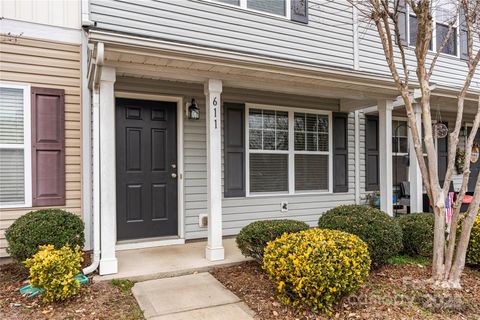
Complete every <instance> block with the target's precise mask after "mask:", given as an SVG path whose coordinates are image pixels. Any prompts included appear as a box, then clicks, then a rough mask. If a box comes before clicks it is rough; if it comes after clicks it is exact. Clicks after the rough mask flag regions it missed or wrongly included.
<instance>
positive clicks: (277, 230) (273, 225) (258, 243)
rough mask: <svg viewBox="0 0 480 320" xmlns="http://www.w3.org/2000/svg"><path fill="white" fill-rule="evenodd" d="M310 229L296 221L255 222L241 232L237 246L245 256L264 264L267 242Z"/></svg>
mask: <svg viewBox="0 0 480 320" xmlns="http://www.w3.org/2000/svg"><path fill="white" fill-rule="evenodd" d="M308 228H309V226H308V224H306V223H305V222H301V221H296V220H264V221H255V222H252V223H250V224H249V225H247V226H245V227H244V228H243V229H242V230H240V233H239V234H238V236H237V239H236V241H237V246H238V248H239V249H240V251H241V252H242V254H243V255H244V256H246V257H252V258H254V259H255V260H257V261H258V262H259V263H262V259H263V251H264V249H265V246H266V245H267V242H269V241H272V240H275V239H276V238H278V237H280V236H281V235H282V234H284V233H286V232H287V233H292V232H298V231H302V230H307V229H308Z"/></svg>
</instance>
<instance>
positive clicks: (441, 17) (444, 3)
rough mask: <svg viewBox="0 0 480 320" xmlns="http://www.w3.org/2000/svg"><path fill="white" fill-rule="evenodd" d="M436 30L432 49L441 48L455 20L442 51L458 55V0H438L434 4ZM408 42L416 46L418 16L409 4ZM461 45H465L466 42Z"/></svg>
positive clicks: (431, 44)
mask: <svg viewBox="0 0 480 320" xmlns="http://www.w3.org/2000/svg"><path fill="white" fill-rule="evenodd" d="M432 10H433V11H434V15H433V17H434V22H435V30H434V32H435V33H434V36H433V39H432V43H430V50H433V48H436V49H437V50H438V49H440V47H441V46H442V44H443V42H444V40H445V39H446V37H447V35H448V31H449V24H450V23H451V22H455V24H454V25H453V27H452V31H451V33H450V36H449V38H448V41H447V43H446V45H445V46H444V47H443V48H442V51H441V52H442V53H445V54H449V55H454V56H458V52H459V49H460V48H459V41H458V40H457V38H458V30H457V29H458V19H457V1H456V0H438V1H436V2H435V3H434V4H433V8H432ZM407 17H408V30H409V31H408V44H409V45H410V46H415V44H416V42H417V31H418V28H417V18H416V16H415V14H414V13H413V10H412V9H411V8H410V6H408V15H407ZM460 45H463V46H465V45H466V43H462V44H460Z"/></svg>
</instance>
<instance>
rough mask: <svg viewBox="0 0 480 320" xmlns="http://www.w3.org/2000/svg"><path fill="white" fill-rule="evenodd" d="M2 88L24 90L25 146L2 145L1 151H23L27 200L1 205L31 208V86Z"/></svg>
mask: <svg viewBox="0 0 480 320" xmlns="http://www.w3.org/2000/svg"><path fill="white" fill-rule="evenodd" d="M0 87H1V88H12V89H22V90H23V144H0V149H21V148H23V156H24V187H25V191H24V193H25V199H24V202H23V203H3V204H2V203H0V208H2V209H7V208H29V207H31V206H32V142H31V139H32V134H31V132H32V131H31V128H32V125H31V101H30V91H31V86H30V85H29V84H12V83H5V82H3V83H2V82H0Z"/></svg>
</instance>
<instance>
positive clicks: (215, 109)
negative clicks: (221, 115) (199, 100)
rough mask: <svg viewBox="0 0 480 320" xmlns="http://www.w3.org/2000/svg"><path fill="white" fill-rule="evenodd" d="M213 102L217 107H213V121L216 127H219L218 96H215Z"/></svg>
mask: <svg viewBox="0 0 480 320" xmlns="http://www.w3.org/2000/svg"><path fill="white" fill-rule="evenodd" d="M212 104H213V106H214V107H215V108H213V121H214V123H215V129H217V108H216V106H217V104H218V102H217V97H215V98H213V101H212Z"/></svg>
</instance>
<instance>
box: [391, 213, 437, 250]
mask: <svg viewBox="0 0 480 320" xmlns="http://www.w3.org/2000/svg"><path fill="white" fill-rule="evenodd" d="M397 221H398V223H399V225H400V227H401V228H402V231H403V253H404V254H407V255H410V256H422V257H431V256H432V254H433V228H434V225H435V216H434V215H433V213H411V214H407V215H404V216H400V217H399V218H397Z"/></svg>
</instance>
